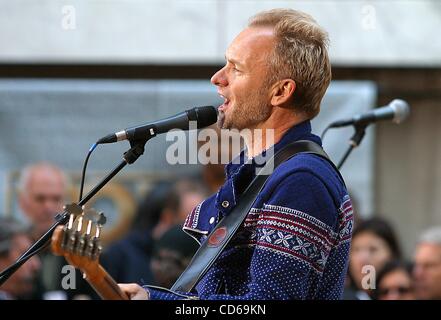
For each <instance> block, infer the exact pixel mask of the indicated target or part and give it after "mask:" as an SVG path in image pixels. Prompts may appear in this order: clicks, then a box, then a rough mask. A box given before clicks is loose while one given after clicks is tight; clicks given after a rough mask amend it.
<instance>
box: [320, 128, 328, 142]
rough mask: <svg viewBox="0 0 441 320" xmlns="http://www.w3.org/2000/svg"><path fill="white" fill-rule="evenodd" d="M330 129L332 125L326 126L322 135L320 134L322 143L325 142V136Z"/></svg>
mask: <svg viewBox="0 0 441 320" xmlns="http://www.w3.org/2000/svg"><path fill="white" fill-rule="evenodd" d="M329 129H331V126H327V127H326V128H325V130H323V132H322V135H321V136H320V139H321V140H322V143H323V139H324V138H325V134H326V132H328V130H329Z"/></svg>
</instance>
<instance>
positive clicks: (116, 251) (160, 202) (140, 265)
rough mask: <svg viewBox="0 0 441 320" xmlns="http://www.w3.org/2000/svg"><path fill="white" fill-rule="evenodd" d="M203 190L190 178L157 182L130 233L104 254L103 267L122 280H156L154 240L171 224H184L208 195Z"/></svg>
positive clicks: (117, 279)
mask: <svg viewBox="0 0 441 320" xmlns="http://www.w3.org/2000/svg"><path fill="white" fill-rule="evenodd" d="M200 192H202V191H199V189H198V186H197V184H196V183H194V182H192V181H190V180H188V179H182V180H179V181H178V182H177V183H174V182H169V181H159V182H157V183H156V184H155V185H154V186H153V188H152V191H151V192H150V193H149V194H148V195H147V197H146V198H145V199H144V200H143V201H142V202H141V204H140V205H139V208H138V210H137V213H136V215H135V219H134V221H133V225H132V228H131V231H129V233H128V235H127V236H126V237H124V238H123V239H122V240H120V241H118V242H116V243H114V244H112V245H111V246H110V247H109V248H108V249H107V250H105V252H104V253H103V255H102V256H101V264H102V265H103V267H104V268H105V269H106V270H107V271H108V272H109V274H110V275H111V276H112V277H113V278H114V279H115V280H116V281H118V282H141V283H143V282H144V283H153V282H154V278H153V274H152V271H151V267H150V264H151V255H152V250H153V245H154V242H155V241H157V240H158V239H159V238H161V236H162V235H163V234H164V233H165V232H167V231H168V230H169V229H170V228H171V227H173V226H175V225H176V224H181V225H182V223H183V221H184V217H185V216H186V214H188V212H189V211H191V209H192V208H193V207H194V206H195V205H196V204H197V203H199V202H200V201H202V199H203V196H204V194H203V193H202V194H201V193H200ZM189 208H190V209H189Z"/></svg>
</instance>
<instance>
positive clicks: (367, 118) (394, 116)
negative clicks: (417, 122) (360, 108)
mask: <svg viewBox="0 0 441 320" xmlns="http://www.w3.org/2000/svg"><path fill="white" fill-rule="evenodd" d="M409 113H410V108H409V105H408V104H407V102H406V101H404V100H400V99H395V100H392V101H391V102H390V103H389V104H388V105H386V106H384V107H380V108H377V109H374V110H371V111H369V112H366V113H363V114H359V115H356V116H354V117H353V118H352V119H346V120H340V121H335V122H333V123H331V124H330V125H329V128H339V127H345V126H349V125H355V126H366V125H368V124H370V123H373V122H377V121H380V120H392V121H393V122H395V123H397V124H398V123H401V122H402V121H404V120H405V119H406V118H407V117H408V116H409Z"/></svg>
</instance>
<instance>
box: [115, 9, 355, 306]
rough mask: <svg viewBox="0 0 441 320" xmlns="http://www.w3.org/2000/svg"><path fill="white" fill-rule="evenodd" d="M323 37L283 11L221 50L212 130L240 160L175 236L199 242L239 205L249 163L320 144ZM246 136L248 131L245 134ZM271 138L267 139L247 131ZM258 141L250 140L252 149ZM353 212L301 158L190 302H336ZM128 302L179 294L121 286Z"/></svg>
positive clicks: (326, 69)
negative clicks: (234, 145) (239, 143)
mask: <svg viewBox="0 0 441 320" xmlns="http://www.w3.org/2000/svg"><path fill="white" fill-rule="evenodd" d="M327 42H328V37H327V33H326V32H325V31H324V30H323V29H322V28H321V27H320V26H319V25H318V24H317V23H316V21H315V20H314V19H313V18H312V17H311V16H309V15H307V14H305V13H302V12H299V11H295V10H290V9H275V10H270V11H265V12H261V13H259V14H257V15H256V16H254V17H253V18H251V20H250V22H249V24H248V27H247V28H246V29H244V30H243V31H242V32H241V33H240V34H239V35H238V36H237V37H236V38H235V39H234V41H233V42H232V43H231V45H230V46H229V47H228V49H227V51H226V55H225V57H226V64H225V66H224V67H223V68H222V69H221V70H219V71H218V72H217V73H216V74H215V75H214V76H213V77H212V79H211V82H212V83H213V84H214V85H216V86H217V88H218V93H219V95H220V96H221V97H222V98H223V99H224V100H225V101H224V103H223V104H222V105H221V106H220V107H219V121H218V124H219V125H220V126H221V128H224V129H238V130H241V131H242V132H243V138H244V140H245V144H246V148H245V150H244V151H243V152H242V153H241V154H240V155H239V159H240V160H241V161H240V163H239V164H238V163H237V162H232V163H230V164H228V165H227V166H226V168H225V171H226V175H227V179H226V182H225V184H224V185H223V186H222V187H221V188H220V189H219V191H218V192H217V193H216V194H215V195H213V196H211V197H210V198H208V199H206V200H205V201H203V202H202V203H201V204H199V205H198V206H197V207H196V208H195V209H194V210H193V212H191V213H190V214H189V215H188V217H187V220H186V222H185V224H184V231H186V232H187V233H189V234H190V235H192V236H193V237H195V238H196V239H197V240H198V241H199V242H201V243H203V241H204V240H205V239H207V235H209V234H210V232H211V231H212V230H213V229H214V227H215V226H216V224H217V223H218V222H219V221H220V220H221V219H222V218H223V217H225V216H227V215H228V214H229V213H230V212H231V210H232V209H233V208H234V207H235V206H236V204H237V203H238V202H239V201H240V200H241V199H240V197H241V194H242V193H243V192H244V190H245V188H246V187H247V186H248V185H249V184H250V182H251V181H252V180H253V178H254V177H255V174H256V170H255V169H256V162H255V161H252V160H253V159H255V158H256V157H259V156H262V155H263V154H265V153H266V152H267V151H268V150H272V151H273V152H274V153H276V152H277V151H278V150H280V149H281V148H283V147H284V146H286V145H287V144H289V143H291V142H294V141H297V140H310V141H313V142H315V143H317V144H321V141H320V139H319V138H318V137H317V136H315V135H313V134H312V133H311V124H310V120H311V119H312V118H314V117H315V116H317V114H318V113H319V111H320V103H321V100H322V98H323V95H324V94H325V92H326V89H327V88H328V85H329V83H330V81H331V65H330V62H329V57H328V52H327ZM244 129H248V130H244ZM256 130H262V132H263V133H265V132H268V131H267V130H272V133H273V135H274V141H273V143H272V144H270V145H268V144H267V143H266V141H267V139H265V136H263V137H261V139H256V136H258V135H254V134H253V132H255V131H256ZM258 140H259V141H258ZM352 221H353V217H352V206H351V202H350V199H349V196H348V193H347V190H346V188H345V185H344V182H343V181H342V179H341V177H340V176H339V174H338V172H337V171H336V170H335V169H334V167H333V166H332V165H331V164H330V163H329V162H328V161H327V160H326V159H324V158H322V157H319V156H317V155H315V154H308V153H301V154H298V155H296V156H294V157H292V158H290V159H289V160H287V161H285V162H284V163H282V164H281V165H280V166H279V167H277V168H276V169H275V170H274V172H273V173H272V174H271V175H270V177H269V178H268V180H267V182H266V184H265V186H264V188H263V189H262V191H261V192H260V194H259V195H258V196H257V198H256V200H255V202H254V204H253V207H252V209H251V210H250V212H249V213H248V216H247V218H246V220H245V222H244V223H243V224H242V226H241V227H240V229H239V231H238V232H237V234H235V236H234V238H233V239H232V241H231V242H230V243H229V244H228V246H227V247H226V249H225V250H224V251H223V252H222V254H221V255H220V256H219V258H218V259H217V260H216V261H215V263H214V264H213V266H212V267H211V268H210V269H209V270H208V272H207V273H206V274H205V275H204V276H203V277H202V278H201V280H200V281H199V282H198V283H197V285H196V287H195V289H194V290H193V291H192V292H187V293H185V292H179V294H182V295H184V296H189V297H194V298H199V299H214V300H223V299H225V300H227V299H339V298H340V297H341V294H342V291H343V283H344V279H345V274H346V269H347V264H348V254H349V247H350V239H351V233H352ZM120 286H121V288H122V290H123V291H125V292H126V293H127V294H128V295H129V296H130V298H131V299H182V296H180V295H175V294H172V293H167V292H164V291H160V290H156V289H154V288H148V287H144V288H143V287H141V286H138V285H136V284H121V285H120Z"/></svg>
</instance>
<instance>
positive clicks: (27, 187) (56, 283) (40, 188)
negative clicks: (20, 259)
mask: <svg viewBox="0 0 441 320" xmlns="http://www.w3.org/2000/svg"><path fill="white" fill-rule="evenodd" d="M67 189H68V179H67V176H66V175H65V174H64V172H63V171H62V170H61V169H60V168H58V167H57V166H55V165H53V164H51V163H47V162H40V163H36V164H32V165H29V166H27V167H25V168H24V169H23V170H22V172H21V175H20V178H19V181H18V201H19V206H20V209H21V211H22V213H23V215H24V217H25V218H26V219H27V221H28V222H29V223H30V226H31V232H32V233H31V234H32V238H33V240H34V241H36V240H37V239H38V238H40V237H41V236H42V235H43V234H44V233H46V231H48V230H49V228H50V227H51V226H52V224H53V223H54V222H55V219H54V218H55V215H56V214H57V213H59V212H62V211H63V206H64V204H65V203H66V198H67ZM39 257H40V259H41V264H42V266H41V270H40V273H39V275H38V277H37V280H36V281H37V284H36V287H37V291H36V294H35V296H34V298H35V299H45V300H46V299H47V300H65V299H75V297H76V296H77V295H89V294H91V293H92V292H93V290H92V288H91V287H90V286H89V284H88V283H87V282H86V281H85V280H83V278H82V275H81V273H80V272H79V271H76V286H75V289H73V288H72V289H71V288H63V287H62V279H63V277H64V276H65V275H66V274H64V273H62V270H63V267H64V266H65V265H67V262H66V260H65V259H64V258H63V257H60V256H55V255H53V254H52V253H51V252H50V249H49V248H48V249H45V250H44V251H42V252H41V253H40V254H39Z"/></svg>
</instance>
